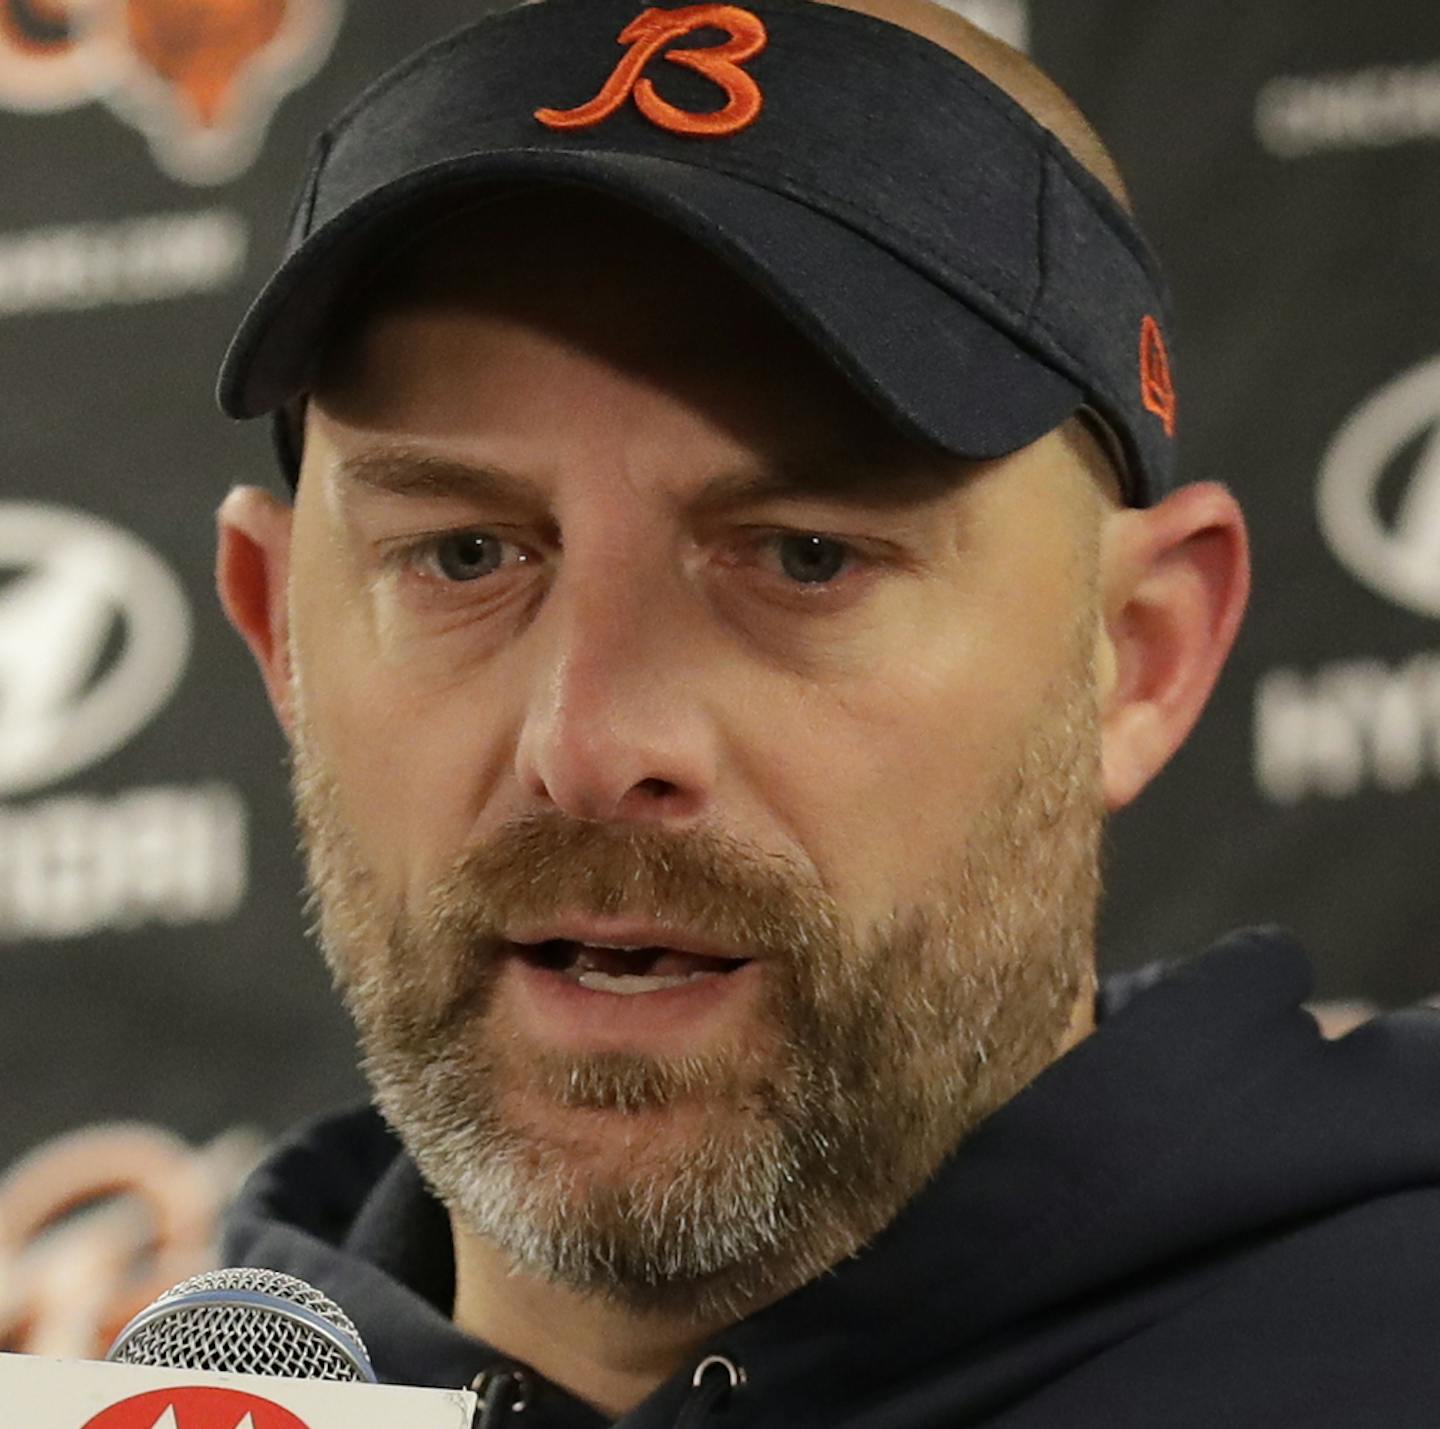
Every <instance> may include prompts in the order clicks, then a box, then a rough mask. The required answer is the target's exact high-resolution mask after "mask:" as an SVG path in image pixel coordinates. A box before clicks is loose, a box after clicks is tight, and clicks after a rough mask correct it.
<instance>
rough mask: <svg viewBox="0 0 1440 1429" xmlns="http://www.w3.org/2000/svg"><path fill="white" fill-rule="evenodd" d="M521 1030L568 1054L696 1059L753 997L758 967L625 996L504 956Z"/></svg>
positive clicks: (506, 976)
mask: <svg viewBox="0 0 1440 1429" xmlns="http://www.w3.org/2000/svg"><path fill="white" fill-rule="evenodd" d="M505 968H506V974H505V978H504V980H505V981H508V982H510V984H511V987H512V988H513V990H514V994H515V996H514V999H513V1004H512V1005H514V1004H518V1006H515V1009H514V1010H515V1014H516V1017H517V1020H518V1023H519V1026H520V1027H521V1028H522V1029H523V1030H524V1031H526V1032H528V1033H529V1034H530V1035H531V1036H532V1037H533V1038H534V1039H535V1040H536V1041H539V1042H541V1043H545V1044H548V1045H550V1046H552V1047H558V1048H561V1049H563V1050H566V1051H587V1052H611V1051H613V1052H621V1051H632V1052H653V1053H657V1054H661V1055H664V1054H671V1055H677V1056H680V1055H686V1054H692V1055H693V1054H694V1053H695V1052H696V1051H697V1050H698V1048H699V1046H700V1045H702V1044H703V1043H704V1042H706V1041H714V1040H719V1039H720V1038H721V1037H722V1036H723V1033H724V1030H725V1028H726V1027H727V1025H729V1024H730V1023H732V1022H735V1021H738V1019H739V1016H740V1014H741V1013H742V1011H743V1009H744V1008H745V1007H746V1005H748V1004H749V1002H750V1001H751V1000H752V999H753V997H754V996H755V988H756V985H757V983H758V980H759V976H760V969H759V966H758V964H756V963H753V962H750V963H744V964H742V965H741V966H740V967H738V968H736V969H735V971H734V972H729V973H715V974H712V975H710V976H706V977H698V978H696V979H695V980H694V981H693V982H687V983H683V984H682V985H681V986H679V987H667V988H661V989H659V990H658V991H656V992H645V993H636V994H634V995H632V996H625V995H623V994H620V993H614V992H599V991H597V990H595V989H593V988H588V987H582V986H581V985H580V984H579V983H578V982H575V981H573V980H572V979H571V978H568V977H566V976H565V975H564V974H563V973H558V972H553V971H551V970H550V969H548V968H541V967H537V966H536V965H535V964H534V963H531V962H527V961H526V960H525V959H524V958H518V957H510V958H507V959H506V964H505Z"/></svg>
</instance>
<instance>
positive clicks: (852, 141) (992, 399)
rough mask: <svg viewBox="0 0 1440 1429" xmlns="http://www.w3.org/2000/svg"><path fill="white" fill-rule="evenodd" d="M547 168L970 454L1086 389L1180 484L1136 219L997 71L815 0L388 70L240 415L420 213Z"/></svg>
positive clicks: (355, 125)
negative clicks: (649, 220)
mask: <svg viewBox="0 0 1440 1429" xmlns="http://www.w3.org/2000/svg"><path fill="white" fill-rule="evenodd" d="M537 183H540V184H552V183H553V184H557V185H561V184H563V185H575V186H580V187H582V188H589V189H594V190H599V191H601V192H603V193H606V194H609V195H612V196H614V197H618V198H621V199H623V200H626V201H628V202H629V203H631V204H633V205H634V206H636V207H638V208H640V209H642V210H644V211H645V212H647V213H649V214H652V215H653V216H654V217H656V218H657V219H659V220H661V221H663V222H665V223H668V224H670V225H672V226H673V227H675V228H677V229H679V230H681V231H682V232H684V233H686V234H687V235H689V236H690V237H692V238H693V239H694V240H695V241H697V242H698V243H700V244H701V245H703V246H704V247H705V248H707V249H708V250H710V251H712V252H713V253H715V254H716V255H717V256H719V257H720V258H721V259H723V260H724V261H726V262H728V263H729V264H731V265H732V266H733V267H734V268H735V269H736V270H738V272H739V273H740V274H741V275H742V276H743V277H745V278H746V279H747V280H749V281H750V282H753V283H754V284H755V285H756V286H757V287H758V288H760V289H761V290H762V291H763V292H765V293H766V294H767V295H768V296H769V297H770V298H771V299H772V301H773V302H774V303H775V304H776V305H777V306H778V307H779V309H780V310H781V311H782V312H783V313H784V314H785V315H786V316H787V317H788V318H789V319H790V321H792V322H793V323H794V324H795V325H796V327H797V328H799V329H800V331H801V332H803V333H804V334H805V335H806V336H807V337H808V338H809V339H810V340H811V341H812V342H813V343H814V344H815V345H816V346H817V347H818V348H819V349H820V350H821V351H822V352H824V353H826V354H827V355H828V356H829V357H830V358H831V359H832V360H833V361H834V362H835V363H836V364H837V365H838V366H839V367H840V369H841V370H842V371H843V372H844V374H845V375H846V376H847V377H848V378H849V379H850V381H851V382H853V383H854V385H855V386H856V387H857V388H858V389H859V390H860V391H861V392H863V393H865V394H866V395H868V396H869V398H870V399H871V400H873V401H874V402H875V403H876V404H877V405H878V406H879V407H880V408H881V410H882V411H884V412H886V413H887V414H889V415H890V416H891V417H892V419H893V420H894V421H895V422H896V423H897V424H898V425H899V426H900V427H901V428H902V429H904V430H906V431H908V432H910V433H912V434H913V435H916V436H918V437H920V438H922V439H925V440H928V441H930V442H933V443H935V444H937V445H938V446H940V447H942V448H944V449H945V450H947V451H950V452H952V453H954V454H955V455H957V456H962V457H970V458H976V459H984V458H991V457H998V456H1003V455H1007V454H1008V453H1010V452H1013V451H1016V450H1018V449H1019V448H1021V447H1023V446H1025V445H1027V444H1028V443H1029V442H1031V441H1034V440H1035V439H1037V438H1038V437H1040V436H1042V435H1043V434H1044V433H1046V432H1047V431H1050V430H1051V429H1053V428H1054V427H1056V426H1058V425H1059V424H1060V423H1061V422H1063V421H1064V420H1065V419H1066V418H1067V417H1070V416H1072V415H1074V414H1075V413H1076V412H1078V411H1081V410H1082V409H1084V410H1086V411H1088V412H1089V413H1090V414H1092V415H1093V416H1095V417H1098V419H1099V421H1100V423H1101V424H1102V429H1103V431H1104V433H1105V434H1107V435H1108V437H1109V438H1110V439H1111V444H1112V455H1113V456H1114V458H1115V460H1116V462H1117V465H1118V466H1119V468H1120V472H1121V478H1122V483H1123V486H1124V492H1125V496H1126V499H1127V500H1129V501H1130V502H1131V503H1133V504H1135V505H1146V504H1149V503H1151V502H1153V501H1156V500H1158V499H1159V498H1160V497H1162V496H1163V495H1165V493H1166V492H1167V491H1168V490H1170V489H1171V487H1172V485H1173V483H1174V452H1173V446H1174V442H1173V437H1174V424H1175V406H1174V388H1173V384H1172V383H1171V381H1170V367H1169V359H1168V355H1167V351H1166V339H1165V334H1166V333H1167V332H1168V328H1169V323H1168V315H1167V313H1168V310H1167V303H1166V297H1165V291H1164V285H1163V281H1162V279H1161V277H1160V275H1159V271H1158V269H1157V267H1156V265H1155V263H1154V261H1153V259H1152V257H1151V256H1150V254H1149V252H1148V250H1147V248H1146V246H1145V243H1144V241H1143V239H1142V238H1141V236H1140V234H1139V233H1138V231H1137V229H1136V228H1135V226H1134V224H1133V222H1132V221H1131V219H1130V218H1129V216H1128V215H1127V214H1126V213H1125V211H1124V210H1123V209H1122V208H1121V207H1120V206H1119V204H1117V203H1116V202H1115V200H1114V199H1113V198H1112V197H1111V195H1110V194H1109V193H1108V192H1107V191H1106V190H1105V189H1104V187H1103V186H1102V185H1101V184H1100V183H1099V182H1098V181H1097V180H1096V179H1095V178H1094V177H1093V176H1092V175H1091V174H1089V173H1088V172H1087V171H1086V170H1085V169H1084V168H1083V167H1082V166H1081V165H1080V164H1079V163H1078V162H1077V161H1076V160H1075V159H1074V158H1073V157H1072V156H1071V154H1070V153H1069V152H1068V151H1067V150H1066V149H1065V148H1064V146H1063V145H1062V144H1060V142H1059V141H1058V140H1057V139H1056V138H1055V137H1054V136H1053V135H1052V134H1050V133H1049V131H1048V130H1046V129H1045V128H1043V127H1042V126H1041V125H1040V124H1038V123H1037V122H1036V121H1035V120H1034V119H1032V118H1031V117H1030V116H1029V115H1028V114H1027V113H1026V112H1025V111H1024V110H1023V109H1021V108H1020V106H1019V105H1017V104H1016V103H1015V102H1014V101H1013V100H1011V99H1010V98H1009V97H1008V96H1007V95H1006V94H1005V93H1004V92H1003V91H1001V90H1000V89H999V88H997V87H996V86H995V85H994V84H993V83H992V82H991V81H989V80H988V79H986V78H985V77H984V76H983V75H981V74H980V73H979V72H978V71H976V70H975V69H974V68H972V67H971V66H970V65H968V64H966V63H965V62H964V61H962V60H960V59H958V58H956V57H955V56H954V55H952V54H950V53H949V52H948V51H946V50H944V49H942V48H940V47H939V46H937V45H935V44H933V43H931V42H930V41H929V40H926V39H924V38H922V37H920V36H918V35H915V34H913V33H911V32H910V31H908V30H905V29H902V28H900V27H898V26H896V25H892V24H889V23H887V22H885V21H881V20H876V19H873V18H871V17H869V16H865V15H861V14H857V13H855V12H853V11H849V10H843V9H839V8H836V7H834V6H830V5H824V4H817V3H812V0H761V3H756V4H754V5H747V6H744V7H740V6H731V5H718V4H710V5H691V6H685V7H682V8H663V7H652V8H650V9H648V10H647V9H644V8H643V7H641V6H640V5H637V3H636V0H544V3H540V4H529V5H523V6H520V7H518V8H515V9H511V10H507V11H504V12H502V13H500V14H498V15H492V16H489V17H488V18H486V19H483V20H480V21H478V22H475V23H473V24H470V25H467V26H466V27H465V28H464V29H462V30H460V31H458V32H457V33H455V34H453V35H451V36H449V37H447V38H446V39H444V40H441V41H439V42H438V43H436V44H433V45H431V46H429V47H428V48H426V49H424V50H422V51H420V52H419V53H418V54H416V55H414V56H412V57H411V58H410V59H409V60H407V61H405V62H404V63H402V64H401V65H400V66H398V67H397V68H396V69H394V70H392V71H391V72H390V73H389V74H387V75H385V76H383V77H382V78H381V79H380V80H378V81H377V82H376V83H375V84H373V85H372V86H371V87H370V88H369V89H368V90H366V92H365V93H364V94H362V95H361V96H360V98H359V99H358V100H356V102H355V103H354V104H352V105H351V106H350V108H349V109H348V110H347V111H346V112H345V113H344V114H343V115H341V117H340V118H339V119H338V120H336V121H335V123H334V124H332V125H331V126H330V127H329V128H328V129H327V130H326V131H325V133H324V134H323V135H322V136H321V137H320V140H319V142H318V144H317V146H316V152H315V158H314V160H313V162H312V166H311V169H310V173H309V175H308V177H307V179H306V182H305V186H304V189H303V192H302V194H301V198H300V202H299V204H298V205H297V208H296V213H295V218H294V222H293V224H292V227H291V232H290V236H289V240H288V243H287V248H286V255H285V257H284V259H283V261H282V262H281V264H280V267H279V268H278V269H277V271H276V272H275V274H274V276H273V277H272V278H271V279H270V281H269V282H268V283H267V284H266V285H265V287H264V289H263V290H262V291H261V293H260V295H259V296H258V298H257V299H256V301H255V303H254V305H253V306H252V307H251V309H250V311H249V313H248V314H247V315H246V317H245V319H244V321H243V322H242V324H241V326H240V329H239V331H238V332H237V334H236V336H235V339H234V341H233V343H232V344H231V347H230V351H229V353H228V354H227V356H226V359H225V363H224V367H223V369H222V371H221V374H220V387H219V398H220V404H221V406H222V407H223V409H224V410H225V411H226V412H228V413H229V414H230V415H231V416H235V417H256V416H261V415H264V414H267V413H277V412H280V411H282V409H284V408H285V407H286V406H287V404H292V403H294V402H295V401H296V400H297V399H300V398H303V397H304V396H305V394H306V392H307V390H308V386H309V383H310V381H311V374H312V373H313V371H314V368H315V365H316V362H317V359H318V357H319V355H320V353H321V352H322V351H323V349H324V346H325V343H326V340H327V338H328V335H329V333H330V331H331V329H332V327H333V325H334V322H335V318H336V315H337V307H338V304H339V302H340V300H341V299H342V297H343V296H344V294H345V293H346V291H347V289H348V288H349V286H350V285H351V284H352V283H353V282H355V280H356V279H357V277H358V276H359V275H361V274H366V273H368V272H370V271H371V270H373V268H374V266H375V264H376V262H377V261H378V259H379V256H380V255H383V253H384V252H385V251H386V248H387V246H393V245H394V244H395V243H396V241H397V237H398V236H399V235H401V234H403V233H404V232H405V230H406V227H407V225H408V226H409V227H411V228H412V229H413V225H414V219H415V215H416V213H417V211H419V209H420V208H421V207H422V206H424V207H425V208H427V209H433V208H434V206H435V204H436V202H437V196H438V198H439V201H440V202H442V203H443V202H444V197H443V196H444V195H446V194H448V193H450V192H452V191H453V192H454V193H455V194H456V203H457V208H458V207H459V206H460V203H461V198H460V195H461V193H462V192H463V193H464V194H465V196H466V198H465V202H469V201H471V200H472V199H473V195H474V192H475V190H476V189H477V187H478V188H480V189H481V190H484V189H485V188H487V187H491V186H493V187H496V188H501V187H506V188H508V187H513V186H515V185H516V184H523V185H525V186H527V187H528V186H533V185H535V184H537ZM290 475H291V477H292V479H293V477H294V475H295V473H294V471H293V470H292V471H291V472H290Z"/></svg>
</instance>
